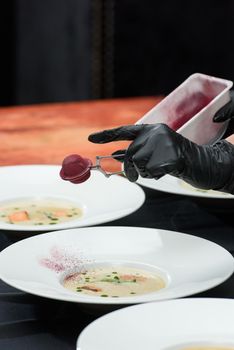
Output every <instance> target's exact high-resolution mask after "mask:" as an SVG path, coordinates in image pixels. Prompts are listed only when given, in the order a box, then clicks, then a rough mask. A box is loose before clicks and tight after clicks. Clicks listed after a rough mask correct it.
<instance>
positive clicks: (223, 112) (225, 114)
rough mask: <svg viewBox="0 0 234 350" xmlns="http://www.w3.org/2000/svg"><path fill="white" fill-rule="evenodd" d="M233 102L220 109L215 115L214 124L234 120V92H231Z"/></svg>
mask: <svg viewBox="0 0 234 350" xmlns="http://www.w3.org/2000/svg"><path fill="white" fill-rule="evenodd" d="M230 97H231V100H230V101H229V102H228V103H227V104H225V105H224V106H223V107H222V108H220V109H219V110H218V111H217V112H216V113H215V115H214V117H213V121H214V122H224V121H225V120H229V119H232V118H234V90H230Z"/></svg>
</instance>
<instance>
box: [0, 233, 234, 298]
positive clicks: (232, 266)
mask: <svg viewBox="0 0 234 350" xmlns="http://www.w3.org/2000/svg"><path fill="white" fill-rule="evenodd" d="M121 229H122V230H123V231H126V232H130V231H133V232H134V231H135V230H141V231H142V232H143V233H144V234H145V233H146V232H147V231H148V232H149V233H152V234H153V233H154V232H155V233H156V232H157V233H158V234H160V235H165V234H166V235H168V236H169V235H174V236H175V235H176V236H177V237H180V238H182V239H184V240H186V239H187V240H191V241H193V243H194V240H195V241H197V242H200V243H203V242H206V243H207V244H208V245H209V246H210V247H213V248H215V249H216V248H217V249H218V250H219V251H220V253H222V254H223V257H224V256H225V259H227V260H228V271H225V274H222V277H220V276H219V278H218V280H217V276H216V279H214V278H213V279H212V281H211V282H210V283H209V284H208V285H206V284H205V282H203V283H197V284H196V283H195V288H194V287H193V288H192V289H190V290H189V291H188V290H186V288H185V289H183V288H182V290H180V289H176V290H175V291H174V292H172V296H169V297H165V296H164V295H163V294H162V296H161V298H160V296H159V297H158V295H157V293H156V297H155V296H153V297H152V296H149V294H148V295H142V296H136V297H131V301H132V303H145V302H146V303H147V302H153V301H160V300H169V299H173V298H182V297H185V296H190V295H193V294H196V293H199V292H203V291H206V290H208V289H211V288H213V287H215V286H217V285H219V284H221V283H223V282H224V281H225V280H227V279H228V278H229V277H230V276H231V275H232V274H233V271H234V258H233V256H232V255H231V254H230V253H229V252H228V251H227V250H226V249H225V248H223V247H221V246H219V245H218V244H216V243H214V242H211V241H208V240H207V239H204V238H200V237H196V236H193V235H189V234H186V233H181V232H176V231H169V230H162V229H153V228H144V227H131V226H98V227H95V226H94V227H84V228H75V229H68V230H62V231H61V230H59V231H51V232H48V233H46V234H40V235H36V236H32V237H29V238H26V239H24V240H21V241H18V242H16V243H14V244H13V245H11V246H9V247H7V248H5V249H4V250H3V251H2V252H0V262H1V255H4V254H6V253H7V251H11V249H12V248H11V247H13V249H14V247H18V246H19V247H20V246H21V245H24V242H25V241H30V240H32V241H33V242H37V240H40V239H41V238H42V240H43V239H45V240H46V239H47V238H48V239H49V237H50V236H53V235H54V236H55V237H57V236H59V235H65V236H66V238H67V235H69V234H71V235H72V234H73V233H74V234H76V235H79V233H81V234H82V231H83V232H85V231H86V233H85V234H87V232H91V236H92V234H93V235H95V236H96V235H98V232H96V231H111V232H112V231H114V230H117V231H119V230H121ZM91 238H92V237H91ZM129 262H131V261H129ZM2 265H3V264H2ZM154 266H155V265H154ZM155 267H156V266H155ZM0 278H1V279H2V280H3V281H4V282H5V283H7V284H9V285H11V286H12V287H14V288H17V289H20V290H23V291H24V292H27V293H30V294H33V295H38V296H41V297H46V298H49V299H55V300H61V301H68V302H75V303H80V304H92V305H94V304H96V305H118V304H119V305H124V304H125V305H129V304H130V299H129V298H128V297H126V298H118V299H111V300H110V299H109V300H107V299H108V298H101V299H100V298H95V297H92V296H91V297H86V296H85V297H84V298H81V299H79V298H77V295H76V294H74V295H73V293H70V294H69V295H66V297H64V293H65V292H64V293H63V294H60V293H58V292H57V294H56V295H51V294H50V293H48V292H47V293H46V292H42V293H41V292H38V290H37V291H36V292H35V290H34V288H28V287H25V286H23V288H22V285H21V284H20V283H19V282H18V280H15V279H14V280H13V282H12V280H10V281H9V278H6V277H5V276H4V268H3V272H2V271H1V266H0Z"/></svg>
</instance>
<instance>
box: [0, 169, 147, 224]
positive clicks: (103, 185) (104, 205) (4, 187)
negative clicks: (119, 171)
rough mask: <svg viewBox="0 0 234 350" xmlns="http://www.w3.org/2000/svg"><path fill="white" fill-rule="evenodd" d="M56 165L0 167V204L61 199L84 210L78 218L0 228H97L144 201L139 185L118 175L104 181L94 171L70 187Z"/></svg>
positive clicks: (131, 210)
mask: <svg viewBox="0 0 234 350" xmlns="http://www.w3.org/2000/svg"><path fill="white" fill-rule="evenodd" d="M60 169H61V167H60V166H57V165H19V166H6V167H0V183H1V193H0V205H1V203H4V202H5V201H11V200H12V201H14V200H19V199H44V198H45V199H47V198H48V199H55V200H56V199H57V200H59V199H62V200H67V201H70V202H72V203H74V204H75V205H77V206H78V207H80V208H81V209H82V211H83V215H82V217H81V218H78V219H74V220H70V221H66V222H64V223H58V224H56V225H41V226H36V225H27V226H26V225H19V224H8V223H4V222H1V221H0V229H2V230H11V231H13V230H14V231H52V230H53V231H54V230H60V229H68V228H73V227H84V226H90V225H98V224H101V223H104V222H109V221H112V220H116V219H119V218H121V217H124V216H126V215H129V214H131V213H132V212H134V211H135V210H137V209H138V208H139V207H140V206H141V205H142V204H143V203H144V200H145V194H144V191H143V190H142V189H141V188H140V186H138V185H136V184H133V183H130V182H129V181H128V180H126V179H125V178H123V177H121V176H117V175H116V176H112V177H110V178H108V179H107V178H106V177H105V176H104V175H102V174H101V173H99V172H95V171H93V172H92V174H91V177H90V178H89V179H88V180H87V181H86V182H84V183H82V184H77V185H75V184H72V183H70V182H67V181H64V180H62V179H61V178H60V176H59V171H60Z"/></svg>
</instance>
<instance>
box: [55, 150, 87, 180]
mask: <svg viewBox="0 0 234 350" xmlns="http://www.w3.org/2000/svg"><path fill="white" fill-rule="evenodd" d="M91 167H92V161H91V160H90V159H88V158H83V157H81V156H80V155H78V154H71V155H70V156H67V157H66V158H64V160H63V163H62V169H61V170H60V176H61V178H62V179H63V180H66V181H70V182H72V183H74V184H79V183H82V182H84V181H86V180H87V179H88V178H89V177H90V175H91V172H90V168H91Z"/></svg>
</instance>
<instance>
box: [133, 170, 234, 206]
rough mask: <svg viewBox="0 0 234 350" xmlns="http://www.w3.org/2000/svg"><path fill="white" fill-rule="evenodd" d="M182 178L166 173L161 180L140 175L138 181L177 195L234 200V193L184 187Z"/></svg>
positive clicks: (149, 186) (148, 186)
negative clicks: (202, 190)
mask: <svg viewBox="0 0 234 350" xmlns="http://www.w3.org/2000/svg"><path fill="white" fill-rule="evenodd" d="M180 181H182V180H180V179H178V178H176V177H174V176H171V175H164V176H163V177H162V178H160V179H159V180H155V179H144V178H142V177H139V178H138V180H137V183H138V184H139V185H141V186H143V187H146V188H150V189H152V190H156V191H161V192H165V193H171V194H176V195H183V196H189V197H199V198H208V199H226V200H233V199H234V195H231V194H228V193H227V194H223V193H222V192H220V193H219V192H218V191H217V193H214V194H213V193H212V194H210V193H207V192H196V191H193V190H190V189H189V188H185V187H182V185H180Z"/></svg>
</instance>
